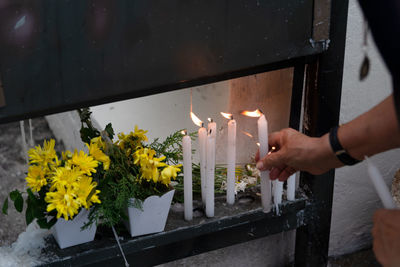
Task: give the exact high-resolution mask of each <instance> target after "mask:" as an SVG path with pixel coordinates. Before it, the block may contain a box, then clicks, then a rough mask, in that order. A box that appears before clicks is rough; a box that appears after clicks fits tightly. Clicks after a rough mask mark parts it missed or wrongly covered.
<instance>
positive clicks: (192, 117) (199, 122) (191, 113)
mask: <svg viewBox="0 0 400 267" xmlns="http://www.w3.org/2000/svg"><path fill="white" fill-rule="evenodd" d="M190 118H191V119H192V121H193V123H194V124H196V125H197V126H199V127H201V126H202V124H203V122H202V121H201V120H200V119H199V117H197V116H196V114H194V113H193V112H190Z"/></svg>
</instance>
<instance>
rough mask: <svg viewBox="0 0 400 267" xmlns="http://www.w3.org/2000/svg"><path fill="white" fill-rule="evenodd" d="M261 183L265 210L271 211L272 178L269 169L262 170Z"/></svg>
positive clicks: (262, 201)
mask: <svg viewBox="0 0 400 267" xmlns="http://www.w3.org/2000/svg"><path fill="white" fill-rule="evenodd" d="M260 185H261V204H262V208H263V212H265V213H268V212H270V211H271V180H270V179H269V171H262V172H261V173H260Z"/></svg>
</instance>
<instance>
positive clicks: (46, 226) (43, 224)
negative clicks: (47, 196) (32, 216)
mask: <svg viewBox="0 0 400 267" xmlns="http://www.w3.org/2000/svg"><path fill="white" fill-rule="evenodd" d="M36 222H37V224H38V225H39V226H40V228H42V229H50V228H51V227H52V226H53V225H54V224H55V223H56V222H57V218H55V217H54V218H52V219H51V220H50V221H47V219H46V218H40V219H38V220H37V221H36Z"/></svg>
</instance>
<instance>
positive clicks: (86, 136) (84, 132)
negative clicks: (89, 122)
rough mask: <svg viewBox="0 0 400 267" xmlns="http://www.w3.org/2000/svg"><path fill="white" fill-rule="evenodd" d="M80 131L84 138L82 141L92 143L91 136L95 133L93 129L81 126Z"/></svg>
mask: <svg viewBox="0 0 400 267" xmlns="http://www.w3.org/2000/svg"><path fill="white" fill-rule="evenodd" d="M80 133H81V139H82V141H83V142H84V143H88V144H89V143H90V139H92V138H91V136H92V135H93V131H92V130H91V129H89V128H83V127H82V128H81V130H80Z"/></svg>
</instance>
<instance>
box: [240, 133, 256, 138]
mask: <svg viewBox="0 0 400 267" xmlns="http://www.w3.org/2000/svg"><path fill="white" fill-rule="evenodd" d="M242 133H243V134H245V135H247V136H248V137H250V138H253V135H252V134H251V133H248V132H245V131H242Z"/></svg>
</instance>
